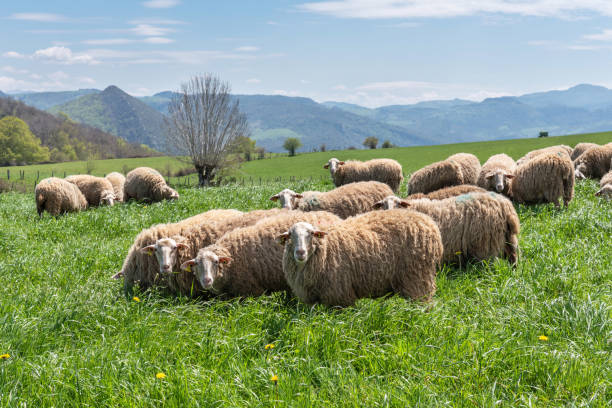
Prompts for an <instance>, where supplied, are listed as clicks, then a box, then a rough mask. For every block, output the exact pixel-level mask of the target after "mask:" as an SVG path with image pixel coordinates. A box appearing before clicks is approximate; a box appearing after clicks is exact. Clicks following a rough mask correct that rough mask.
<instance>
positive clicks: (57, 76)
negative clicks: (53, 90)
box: [47, 71, 69, 82]
mask: <svg viewBox="0 0 612 408" xmlns="http://www.w3.org/2000/svg"><path fill="white" fill-rule="evenodd" d="M47 77H49V79H52V80H53V81H58V82H59V81H62V80H64V79H68V78H69V77H68V74H66V73H65V72H64V71H56V72H53V73H51V74H49V75H47Z"/></svg>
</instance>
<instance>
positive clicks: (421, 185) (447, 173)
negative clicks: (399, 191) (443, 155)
mask: <svg viewBox="0 0 612 408" xmlns="http://www.w3.org/2000/svg"><path fill="white" fill-rule="evenodd" d="M459 184H463V175H462V173H461V167H460V166H459V164H458V163H456V162H450V161H448V160H444V161H440V162H435V163H432V164H430V165H428V166H425V167H423V168H422V169H420V170H417V171H415V172H414V173H412V175H411V176H410V180H408V193H409V194H415V193H423V194H427V193H430V192H432V191H435V190H439V189H441V188H444V187H449V186H456V185H459Z"/></svg>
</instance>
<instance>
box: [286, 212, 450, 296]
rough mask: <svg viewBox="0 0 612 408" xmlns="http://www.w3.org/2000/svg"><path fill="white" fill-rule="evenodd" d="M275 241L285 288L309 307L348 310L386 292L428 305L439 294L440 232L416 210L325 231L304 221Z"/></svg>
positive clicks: (353, 221)
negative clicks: (280, 249)
mask: <svg viewBox="0 0 612 408" xmlns="http://www.w3.org/2000/svg"><path fill="white" fill-rule="evenodd" d="M277 239H278V241H279V242H281V243H285V248H284V254H283V271H284V274H285V278H286V280H287V283H288V284H289V286H290V287H291V289H292V290H293V292H294V293H295V295H296V296H297V297H298V298H299V299H300V300H301V301H303V302H305V303H308V304H312V303H323V304H325V305H329V306H349V305H352V304H354V303H355V302H356V301H357V299H360V298H365V297H379V296H384V295H386V294H388V293H398V294H399V295H401V296H403V297H405V298H411V299H415V300H425V301H427V300H430V299H431V297H432V295H433V294H434V292H435V290H436V283H435V277H436V268H437V267H438V265H439V264H440V260H441V258H442V252H443V247H442V239H441V237H440V231H439V229H438V227H437V226H436V224H435V223H434V222H433V220H432V219H431V218H429V217H428V216H426V215H423V214H419V213H417V212H414V211H406V210H390V211H385V212H369V213H366V214H361V215H359V216H357V217H351V218H349V219H347V220H345V221H343V222H340V223H337V224H335V225H333V226H331V227H329V228H327V229H319V228H317V227H316V226H313V225H311V224H309V223H307V222H300V223H297V224H294V225H292V226H291V228H289V230H288V231H287V232H285V233H283V234H281V235H279V237H278V238H277Z"/></svg>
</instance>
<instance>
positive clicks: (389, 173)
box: [323, 157, 404, 192]
mask: <svg viewBox="0 0 612 408" xmlns="http://www.w3.org/2000/svg"><path fill="white" fill-rule="evenodd" d="M323 168H325V169H329V173H330V174H331V177H332V180H333V181H334V185H335V186H336V187H340V186H342V185H345V184H349V183H355V182H358V181H379V182H381V183H385V184H387V185H388V186H389V187H391V189H392V190H393V191H395V192H397V191H398V189H399V187H400V185H401V184H402V181H403V180H404V176H403V174H402V165H401V164H399V163H398V162H397V161H396V160H392V159H373V160H368V161H366V162H361V161H356V160H349V161H346V162H345V161H342V160H338V159H336V158H335V157H333V158H331V159H329V161H328V162H327V163H326V164H325V165H324V166H323Z"/></svg>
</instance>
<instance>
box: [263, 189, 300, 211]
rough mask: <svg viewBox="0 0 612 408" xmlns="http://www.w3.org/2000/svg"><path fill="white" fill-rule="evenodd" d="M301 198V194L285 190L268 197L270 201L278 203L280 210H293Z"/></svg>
mask: <svg viewBox="0 0 612 408" xmlns="http://www.w3.org/2000/svg"><path fill="white" fill-rule="evenodd" d="M302 197H303V196H302V195H301V194H298V193H296V192H295V191H293V190H290V189H288V188H286V189H284V190H283V191H281V192H280V193H278V194H275V195H273V196H272V197H270V200H272V201H280V205H281V208H285V209H287V210H295V209H296V208H297V207H298V202H299V199H300V198H302Z"/></svg>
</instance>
